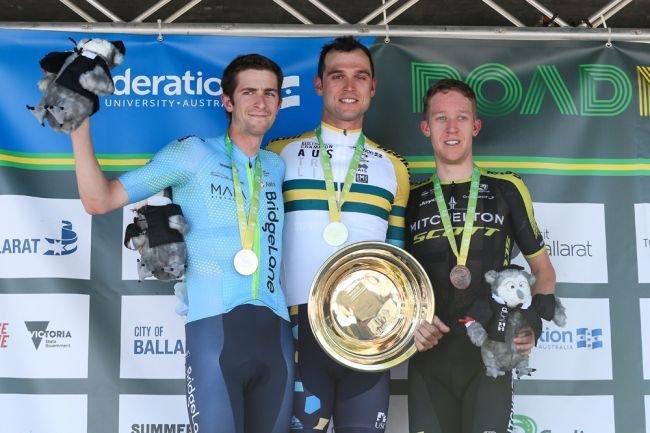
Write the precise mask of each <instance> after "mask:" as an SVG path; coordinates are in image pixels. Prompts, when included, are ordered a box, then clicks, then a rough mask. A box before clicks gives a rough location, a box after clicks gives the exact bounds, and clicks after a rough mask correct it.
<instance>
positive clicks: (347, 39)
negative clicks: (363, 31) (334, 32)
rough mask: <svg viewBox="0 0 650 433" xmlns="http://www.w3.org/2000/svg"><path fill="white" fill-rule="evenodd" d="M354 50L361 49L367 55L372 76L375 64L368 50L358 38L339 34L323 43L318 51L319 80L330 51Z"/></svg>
mask: <svg viewBox="0 0 650 433" xmlns="http://www.w3.org/2000/svg"><path fill="white" fill-rule="evenodd" d="M354 50H361V51H363V53H364V54H365V55H366V56H368V61H370V72H371V74H372V76H373V77H374V76H375V64H374V63H373V61H372V56H371V55H370V50H369V49H368V48H367V47H366V46H365V45H363V44H362V43H361V42H359V40H358V39H357V38H355V37H354V36H339V37H338V38H336V39H334V40H333V41H332V42H330V43H328V44H325V45H323V48H322V49H321V51H320V57H319V58H318V77H319V78H320V79H321V80H322V79H323V73H324V72H325V57H326V56H327V54H328V53H329V52H330V51H342V52H344V53H349V52H351V51H354Z"/></svg>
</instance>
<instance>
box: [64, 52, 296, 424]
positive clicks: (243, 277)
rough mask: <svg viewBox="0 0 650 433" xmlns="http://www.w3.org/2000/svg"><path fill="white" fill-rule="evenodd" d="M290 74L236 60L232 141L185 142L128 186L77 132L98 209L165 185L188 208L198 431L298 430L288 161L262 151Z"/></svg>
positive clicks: (226, 79)
mask: <svg viewBox="0 0 650 433" xmlns="http://www.w3.org/2000/svg"><path fill="white" fill-rule="evenodd" d="M282 79H283V76H282V71H281V70H280V68H279V67H278V65H276V64H275V63H274V62H273V61H272V60H270V59H268V58H266V57H263V56H260V55H257V54H249V55H245V56H240V57H237V58H236V59H235V60H233V61H232V62H231V63H230V65H228V67H227V68H226V69H225V71H224V74H223V78H222V82H221V86H222V89H223V96H222V102H223V106H224V107H225V109H226V111H227V114H228V116H229V119H230V124H229V126H228V130H227V132H226V133H225V135H223V136H220V137H216V138H201V137H194V136H191V137H186V138H182V139H179V140H175V141H173V142H171V143H169V144H168V145H167V146H165V147H164V148H163V149H161V150H160V151H159V152H158V153H156V154H155V155H154V157H153V158H152V160H151V161H150V162H149V163H148V164H147V165H146V166H144V167H141V168H139V169H136V170H133V171H131V172H127V173H125V174H123V175H122V176H120V177H119V178H118V179H113V180H110V181H109V180H108V179H106V177H105V176H104V174H103V173H102V171H101V168H100V167H99V164H98V162H97V159H96V157H95V154H94V150H93V146H92V141H91V136H90V123H89V121H88V120H86V121H85V122H84V123H83V124H82V125H81V126H80V127H79V129H77V130H76V131H74V132H73V133H72V134H71V139H72V145H73V150H74V154H75V161H76V173H77V183H78V187H79V194H80V197H81V200H82V202H83V205H84V207H85V209H86V210H87V211H88V212H89V213H91V214H93V215H96V214H103V213H106V212H109V211H111V210H114V209H118V208H121V207H123V206H124V205H126V204H127V203H132V202H136V201H139V200H142V199H144V198H146V197H149V196H151V195H153V194H155V193H157V192H159V191H161V190H163V189H164V188H167V187H171V188H172V193H173V197H174V201H175V202H176V203H177V204H178V205H180V206H181V208H182V209H183V213H184V216H185V219H186V221H187V222H188V225H189V231H188V232H187V233H186V234H185V242H186V246H187V271H186V284H187V291H188V313H187V324H186V326H185V334H186V349H187V351H186V385H187V386H186V393H187V407H188V414H189V417H190V424H191V425H192V430H193V431H194V432H195V433H260V432H271V433H286V431H287V430H288V426H289V419H290V412H291V401H292V392H293V342H292V337H291V331H290V327H289V321H288V320H289V316H288V312H287V307H286V304H285V299H284V294H283V291H282V288H281V287H280V283H279V270H280V266H281V255H282V248H281V236H282V226H283V223H284V217H283V213H284V207H283V202H282V180H283V177H284V164H283V162H282V159H281V158H280V157H278V156H277V155H275V154H273V153H271V152H267V151H265V150H260V144H261V142H262V139H263V137H264V134H265V133H266V132H267V131H268V130H269V128H271V126H272V124H273V122H274V120H275V117H276V115H277V113H278V110H279V108H280V103H281V100H280V88H281V85H282ZM215 191H216V192H215Z"/></svg>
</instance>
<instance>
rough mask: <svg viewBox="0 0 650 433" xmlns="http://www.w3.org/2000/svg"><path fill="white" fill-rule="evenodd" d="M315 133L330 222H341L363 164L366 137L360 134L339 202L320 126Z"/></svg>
mask: <svg viewBox="0 0 650 433" xmlns="http://www.w3.org/2000/svg"><path fill="white" fill-rule="evenodd" d="M315 132H316V138H317V139H318V146H319V147H320V160H321V165H322V166H323V177H324V178H325V190H326V191H327V207H328V209H329V212H330V221H331V222H340V221H341V209H342V208H343V203H345V198H346V197H347V195H348V193H349V192H350V188H352V182H353V180H354V176H355V174H356V172H357V168H359V162H361V155H362V154H363V146H364V144H365V142H366V137H365V136H364V135H363V132H361V133H359V138H358V139H357V144H356V147H355V149H354V154H353V155H352V160H351V161H350V166H349V167H348V172H347V174H346V176H345V182H343V188H342V189H341V197H340V200H339V201H337V200H336V191H335V190H334V176H333V175H332V163H331V162H330V159H329V156H328V155H327V151H326V150H325V145H324V144H323V137H322V135H321V127H320V125H318V126H317V127H316V130H315Z"/></svg>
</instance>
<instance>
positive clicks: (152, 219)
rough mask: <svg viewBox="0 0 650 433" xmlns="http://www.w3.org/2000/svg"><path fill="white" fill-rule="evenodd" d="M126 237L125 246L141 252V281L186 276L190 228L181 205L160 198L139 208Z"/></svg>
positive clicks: (163, 197) (128, 227)
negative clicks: (187, 243) (186, 241)
mask: <svg viewBox="0 0 650 433" xmlns="http://www.w3.org/2000/svg"><path fill="white" fill-rule="evenodd" d="M135 212H136V215H135V217H134V218H133V223H132V224H129V225H128V226H127V228H126V233H125V234H124V246H126V247H127V248H129V249H132V250H137V251H138V252H139V253H140V259H139V260H138V278H139V279H140V280H141V281H142V280H144V279H145V278H147V277H150V276H153V277H154V278H156V279H158V280H161V281H170V280H179V279H181V278H182V277H183V275H184V273H185V261H186V251H185V241H184V239H183V235H184V234H185V232H187V229H188V225H187V223H186V222H185V218H184V217H183V212H182V211H181V208H180V206H178V205H177V204H173V203H172V202H171V200H170V199H169V198H168V197H165V196H160V195H156V196H153V197H151V198H149V199H148V200H147V201H146V202H145V203H141V204H140V206H139V207H137V209H136V211H135Z"/></svg>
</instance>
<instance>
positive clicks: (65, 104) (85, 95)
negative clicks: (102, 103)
mask: <svg viewBox="0 0 650 433" xmlns="http://www.w3.org/2000/svg"><path fill="white" fill-rule="evenodd" d="M73 42H74V40H73ZM125 52H126V48H125V47H124V44H123V43H122V42H121V41H114V42H109V41H107V40H105V39H99V38H85V39H82V40H80V41H79V43H78V44H76V46H75V48H74V51H65V52H51V53H49V54H47V55H46V56H45V57H43V58H42V59H41V61H40V65H41V67H42V68H43V70H44V71H45V76H44V77H43V78H41V79H40V80H39V82H38V87H39V89H41V91H42V92H43V96H42V97H41V100H40V101H39V103H38V105H37V106H35V107H32V106H29V105H27V109H28V110H29V111H31V112H32V114H33V115H34V116H35V117H36V119H37V120H38V121H39V122H40V124H41V125H43V126H45V121H46V120H47V123H48V124H49V125H50V126H51V127H52V129H54V130H56V131H61V132H67V133H70V132H72V131H74V130H75V129H77V128H78V127H79V125H81V122H83V121H84V119H85V118H87V117H89V116H91V115H93V114H95V113H96V112H97V110H99V98H98V95H112V94H113V92H114V91H115V85H114V84H113V77H112V76H111V72H110V70H111V69H113V68H114V67H115V66H117V65H119V64H120V63H122V60H123V59H124V53H125Z"/></svg>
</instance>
